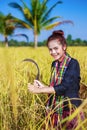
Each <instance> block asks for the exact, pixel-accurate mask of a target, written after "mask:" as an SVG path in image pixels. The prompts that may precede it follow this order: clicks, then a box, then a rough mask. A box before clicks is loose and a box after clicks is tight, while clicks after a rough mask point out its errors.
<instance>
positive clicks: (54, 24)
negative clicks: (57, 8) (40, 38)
mask: <svg viewBox="0 0 87 130" xmlns="http://www.w3.org/2000/svg"><path fill="white" fill-rule="evenodd" d="M67 23H70V24H72V25H73V22H72V21H70V20H66V21H61V22H55V23H53V24H50V25H48V26H46V27H45V29H46V30H50V29H52V28H54V27H57V26H59V25H61V24H67Z"/></svg>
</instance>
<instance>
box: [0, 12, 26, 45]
mask: <svg viewBox="0 0 87 130" xmlns="http://www.w3.org/2000/svg"><path fill="white" fill-rule="evenodd" d="M17 23H18V22H17V20H16V19H15V17H13V16H12V15H11V14H8V15H7V16H5V15H4V14H3V13H2V12H0V34H2V35H3V36H4V38H5V46H6V47H8V36H9V35H12V34H13V33H14V30H15V29H16V28H23V27H22V26H21V25H20V26H18V24H17ZM13 36H23V37H25V38H26V40H27V42H28V36H27V35H26V34H16V35H13Z"/></svg>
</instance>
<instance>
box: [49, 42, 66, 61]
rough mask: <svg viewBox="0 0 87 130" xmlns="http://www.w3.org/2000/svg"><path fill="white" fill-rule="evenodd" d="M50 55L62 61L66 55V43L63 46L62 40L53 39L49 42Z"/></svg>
mask: <svg viewBox="0 0 87 130" xmlns="http://www.w3.org/2000/svg"><path fill="white" fill-rule="evenodd" d="M48 49H49V52H50V55H51V56H52V57H53V58H54V59H55V60H59V61H61V60H62V58H63V57H64V55H65V50H66V45H65V46H63V45H62V44H61V43H60V41H58V40H52V41H50V42H49V43H48Z"/></svg>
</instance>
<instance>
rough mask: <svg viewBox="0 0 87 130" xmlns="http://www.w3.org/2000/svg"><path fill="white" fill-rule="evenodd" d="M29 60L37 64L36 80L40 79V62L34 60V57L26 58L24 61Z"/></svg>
mask: <svg viewBox="0 0 87 130" xmlns="http://www.w3.org/2000/svg"><path fill="white" fill-rule="evenodd" d="M25 61H28V62H32V63H34V64H35V65H36V67H37V75H36V80H39V77H40V69H39V67H38V64H37V63H36V62H35V61H34V60H33V59H24V60H23V62H25Z"/></svg>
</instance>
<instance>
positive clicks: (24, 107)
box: [0, 47, 87, 130]
mask: <svg viewBox="0 0 87 130" xmlns="http://www.w3.org/2000/svg"><path fill="white" fill-rule="evenodd" d="M67 52H68V53H69V54H70V55H71V56H72V57H74V58H76V59H77V60H78V61H79V64H80V69H81V90H80V97H81V99H82V101H83V103H82V105H81V106H80V107H79V108H77V109H76V111H75V112H74V114H72V115H71V116H70V118H69V119H68V120H71V119H72V118H74V117H75V116H76V115H77V114H78V113H79V111H84V113H85V119H84V121H81V119H78V121H79V123H78V126H77V127H76V128H75V130H86V129H87V47H69V48H68V49H67ZM26 58H31V59H33V60H35V61H36V63H38V66H39V68H40V81H42V82H43V83H44V84H49V78H50V66H51V62H52V61H53V59H52V57H51V56H50V55H49V51H48V49H47V48H46V47H38V48H36V49H34V48H31V47H9V48H3V47H2V48H0V130H42V127H43V125H44V124H45V123H46V128H45V130H51V129H52V130H55V129H53V128H49V127H48V125H47V122H46V117H45V116H44V115H45V111H46V107H45V103H46V101H47V95H46V94H32V93H30V92H29V91H28V87H27V85H28V83H33V80H34V79H35V78H36V75H37V69H36V67H35V65H34V64H33V63H29V62H23V60H24V59H26ZM65 120H67V119H65ZM65 120H64V121H62V122H60V124H62V123H64V122H65ZM61 130H66V129H65V128H64V127H63V128H61Z"/></svg>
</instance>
